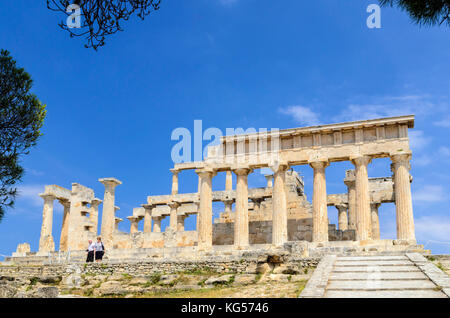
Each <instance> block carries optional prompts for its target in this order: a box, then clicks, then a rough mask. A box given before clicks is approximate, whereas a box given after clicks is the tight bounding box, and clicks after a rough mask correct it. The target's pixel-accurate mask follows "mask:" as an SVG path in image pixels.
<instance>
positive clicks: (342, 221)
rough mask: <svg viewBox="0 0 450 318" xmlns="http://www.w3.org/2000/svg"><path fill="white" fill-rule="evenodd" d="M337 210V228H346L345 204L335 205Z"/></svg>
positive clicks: (342, 229)
mask: <svg viewBox="0 0 450 318" xmlns="http://www.w3.org/2000/svg"><path fill="white" fill-rule="evenodd" d="M336 208H337V210H338V225H339V230H341V231H346V230H348V216H347V205H336Z"/></svg>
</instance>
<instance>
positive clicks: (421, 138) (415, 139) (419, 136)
mask: <svg viewBox="0 0 450 318" xmlns="http://www.w3.org/2000/svg"><path fill="white" fill-rule="evenodd" d="M431 139H432V138H431V137H426V136H425V135H424V133H423V131H421V130H412V131H410V132H409V143H410V146H411V148H412V149H413V150H418V149H422V148H425V147H426V146H427V145H428V144H429V143H430V142H431Z"/></svg>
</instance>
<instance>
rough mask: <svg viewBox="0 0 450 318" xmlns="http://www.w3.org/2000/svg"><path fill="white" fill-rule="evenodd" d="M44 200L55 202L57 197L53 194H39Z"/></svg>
mask: <svg viewBox="0 0 450 318" xmlns="http://www.w3.org/2000/svg"><path fill="white" fill-rule="evenodd" d="M38 195H39V196H40V197H41V198H42V199H44V201H53V200H56V196H54V195H53V194H48V193H40V194H38Z"/></svg>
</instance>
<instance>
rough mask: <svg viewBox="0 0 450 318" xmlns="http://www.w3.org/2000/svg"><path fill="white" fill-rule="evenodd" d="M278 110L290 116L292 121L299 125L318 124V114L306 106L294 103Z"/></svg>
mask: <svg viewBox="0 0 450 318" xmlns="http://www.w3.org/2000/svg"><path fill="white" fill-rule="evenodd" d="M279 112H280V113H282V114H284V115H289V116H292V118H293V119H294V121H296V122H297V123H299V124H301V125H306V126H315V125H320V120H319V114H318V113H316V112H314V111H312V110H311V109H310V108H308V107H304V106H300V105H295V106H288V107H286V108H280V109H279Z"/></svg>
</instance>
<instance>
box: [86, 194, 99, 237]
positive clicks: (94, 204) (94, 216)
mask: <svg viewBox="0 0 450 318" xmlns="http://www.w3.org/2000/svg"><path fill="white" fill-rule="evenodd" d="M100 203H102V200H100V199H97V198H95V199H94V200H92V201H91V213H90V214H89V220H90V221H91V223H92V232H93V233H94V234H95V235H97V231H98V206H99V205H100Z"/></svg>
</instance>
